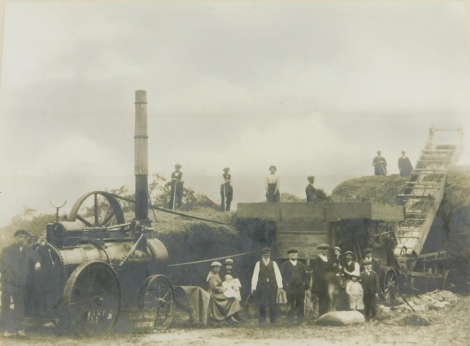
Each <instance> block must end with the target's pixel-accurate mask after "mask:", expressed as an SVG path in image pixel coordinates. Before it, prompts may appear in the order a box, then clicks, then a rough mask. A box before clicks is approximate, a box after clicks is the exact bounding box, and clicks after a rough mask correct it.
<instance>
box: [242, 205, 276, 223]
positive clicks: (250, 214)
mask: <svg viewBox="0 0 470 346" xmlns="http://www.w3.org/2000/svg"><path fill="white" fill-rule="evenodd" d="M279 204H280V203H238V204H237V217H240V218H260V219H268V220H278V219H279V215H280V214H279Z"/></svg>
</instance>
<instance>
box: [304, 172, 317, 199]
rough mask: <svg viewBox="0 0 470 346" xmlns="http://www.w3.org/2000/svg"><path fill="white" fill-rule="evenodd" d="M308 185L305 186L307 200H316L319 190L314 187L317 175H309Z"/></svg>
mask: <svg viewBox="0 0 470 346" xmlns="http://www.w3.org/2000/svg"><path fill="white" fill-rule="evenodd" d="M307 180H308V185H307V187H306V188H305V194H306V195H307V202H315V199H316V195H317V190H316V189H315V188H314V187H313V181H314V180H315V177H314V176H313V175H309V176H308V177H307Z"/></svg>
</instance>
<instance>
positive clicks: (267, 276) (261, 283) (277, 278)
mask: <svg viewBox="0 0 470 346" xmlns="http://www.w3.org/2000/svg"><path fill="white" fill-rule="evenodd" d="M255 291H256V293H257V296H258V301H259V317H258V322H259V324H260V325H264V324H266V307H269V322H270V323H271V324H275V323H276V320H277V304H276V299H277V296H278V295H279V294H281V293H282V276H281V272H280V270H279V267H278V265H277V263H276V262H274V261H273V260H271V249H270V248H269V247H265V248H263V250H262V258H261V260H260V261H258V262H256V264H255V269H254V271H253V277H252V278H251V292H250V295H253V294H254V293H255Z"/></svg>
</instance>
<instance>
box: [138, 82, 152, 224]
mask: <svg viewBox="0 0 470 346" xmlns="http://www.w3.org/2000/svg"><path fill="white" fill-rule="evenodd" d="M147 139H148V136H147V92H146V91H145V90H137V91H136V92H135V136H134V143H135V169H134V174H135V219H136V220H137V221H138V222H140V223H144V224H150V223H151V221H150V219H149V218H148V144H147Z"/></svg>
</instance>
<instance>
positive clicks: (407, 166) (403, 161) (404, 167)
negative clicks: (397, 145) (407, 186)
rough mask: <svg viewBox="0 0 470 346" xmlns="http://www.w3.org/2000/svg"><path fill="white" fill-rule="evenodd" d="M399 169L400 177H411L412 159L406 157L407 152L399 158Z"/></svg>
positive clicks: (402, 153) (403, 152)
mask: <svg viewBox="0 0 470 346" xmlns="http://www.w3.org/2000/svg"><path fill="white" fill-rule="evenodd" d="M398 169H399V170H400V175H401V176H402V177H406V176H408V175H410V174H411V171H412V170H413V165H412V164H411V161H410V159H409V158H408V157H407V156H406V151H402V152H401V157H400V158H398Z"/></svg>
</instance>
